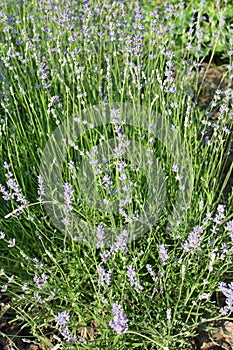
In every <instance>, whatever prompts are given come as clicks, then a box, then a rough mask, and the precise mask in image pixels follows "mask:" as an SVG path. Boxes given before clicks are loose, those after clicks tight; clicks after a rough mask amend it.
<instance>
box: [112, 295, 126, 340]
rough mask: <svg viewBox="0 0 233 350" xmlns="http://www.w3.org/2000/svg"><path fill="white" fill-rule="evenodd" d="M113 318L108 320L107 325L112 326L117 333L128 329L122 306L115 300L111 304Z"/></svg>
mask: <svg viewBox="0 0 233 350" xmlns="http://www.w3.org/2000/svg"><path fill="white" fill-rule="evenodd" d="M112 313H113V316H114V317H113V319H112V320H111V321H110V322H109V326H110V327H111V328H113V329H114V330H115V331H116V332H117V333H118V334H122V333H124V332H127V331H128V326H127V323H128V321H129V320H128V318H127V317H126V315H124V313H123V307H122V306H121V305H120V304H119V302H118V301H116V302H115V303H114V304H113V305H112Z"/></svg>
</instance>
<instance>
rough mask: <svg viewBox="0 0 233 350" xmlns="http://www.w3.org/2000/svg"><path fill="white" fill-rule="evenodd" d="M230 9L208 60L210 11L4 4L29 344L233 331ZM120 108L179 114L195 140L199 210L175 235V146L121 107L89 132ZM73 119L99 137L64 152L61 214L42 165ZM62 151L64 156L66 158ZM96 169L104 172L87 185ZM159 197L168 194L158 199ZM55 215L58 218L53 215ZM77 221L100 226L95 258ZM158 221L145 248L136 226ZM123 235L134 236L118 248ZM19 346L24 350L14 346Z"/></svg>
mask: <svg viewBox="0 0 233 350" xmlns="http://www.w3.org/2000/svg"><path fill="white" fill-rule="evenodd" d="M225 3H226V4H225V5H224V6H225V7H224V6H222V5H221V4H220V2H219V1H216V3H215V5H214V9H212V12H211V14H213V18H211V16H209V22H210V23H211V25H212V27H211V37H210V42H208V45H209V47H206V37H205V31H204V28H205V23H204V21H203V20H202V17H203V16H204V14H205V13H207V12H208V10H209V7H208V6H209V5H208V3H205V1H204V0H203V1H202V2H201V3H200V4H199V5H197V6H196V8H195V9H194V10H193V16H191V17H190V16H187V10H188V11H189V9H187V8H186V6H185V3H184V2H173V1H168V2H166V3H164V4H163V6H160V7H154V8H153V6H149V5H148V4H149V2H144V1H109V0H104V1H102V2H99V1H96V0H92V1H77V0H70V1H63V0H61V1H59V2H58V1H52V0H39V1H28V0H24V1H16V0H10V1H3V2H1V4H0V27H1V35H0V57H1V60H0V73H1V75H0V90H1V94H0V111H1V120H0V136H1V139H0V168H1V172H0V213H1V215H0V241H1V245H0V253H1V259H0V290H1V295H2V300H3V304H4V305H3V304H2V311H1V313H2V316H3V315H4V313H5V312H6V310H8V309H9V308H11V309H12V310H14V312H15V319H14V320H13V322H14V323H15V324H16V325H17V326H18V327H19V329H20V328H22V329H23V328H24V327H25V326H29V328H30V334H31V336H32V337H31V338H30V336H29V337H28V338H29V340H28V339H26V340H25V338H23V341H24V342H25V343H27V342H30V341H33V342H37V343H38V344H40V346H41V348H44V349H48V348H49V349H110V348H114V349H119V350H120V349H122V350H123V349H128V348H130V349H158V350H159V349H161V350H165V349H169V350H172V349H177V348H179V349H187V347H188V346H190V347H191V345H190V338H191V337H193V336H195V335H196V334H197V330H198V329H200V327H209V326H212V324H213V322H214V321H216V320H222V319H232V283H233V281H232V275H231V269H232V254H233V229H232V228H233V214H232V204H233V191H232V188H231V189H230V190H228V193H226V188H227V184H228V182H229V180H230V177H231V176H232V168H233V166H232V164H231V165H230V167H229V168H228V169H227V170H226V163H227V160H228V157H232V149H231V147H232V121H233V90H232V76H233V75H232V52H233V48H232V46H233V41H232V38H231V37H232V33H233V30H232V26H231V25H230V24H229V23H225V21H224V14H225V13H226V12H227V11H228V7H227V2H225ZM214 11H215V12H216V11H217V13H218V16H219V20H218V21H216V18H215V17H214V16H215V15H214V13H215V12H214ZM194 14H197V15H195V16H194ZM187 18H188V19H189V23H188V28H189V29H188V32H185V30H183V28H184V27H187ZM194 27H195V31H194ZM194 32H195V33H194ZM223 43H224V48H223V50H224V54H225V56H226V57H227V59H228V64H227V65H226V66H225V74H224V77H226V78H228V82H229V83H228V86H227V88H224V89H222V88H221V87H219V89H217V90H216V92H215V94H214V96H213V98H212V102H211V103H210V105H209V106H208V108H207V110H205V111H203V110H201V109H200V108H199V106H198V103H197V101H198V97H199V96H200V93H201V88H202V83H203V81H202V82H201V83H200V82H199V79H198V77H199V70H200V69H202V68H203V66H202V63H203V61H204V59H205V58H206V56H207V55H208V54H209V52H210V59H209V62H208V65H207V68H206V71H205V73H204V76H205V75H206V74H207V73H208V69H209V66H210V64H211V61H212V59H213V57H214V54H215V52H216V48H217V47H219V46H221V47H223ZM115 102H117V103H119V104H123V103H125V104H130V106H132V109H134V110H135V109H136V108H137V106H138V105H142V106H143V107H145V108H146V110H147V111H148V114H149V115H150V114H151V113H154V114H155V115H158V116H159V115H161V116H163V117H164V118H166V120H168V121H169V123H170V124H169V125H171V128H170V129H171V130H169V132H171V135H177V134H180V135H181V137H182V140H183V141H184V143H185V145H186V146H187V149H188V152H189V155H190V159H191V164H192V170H193V171H192V177H190V179H189V180H190V183H192V186H193V189H192V195H191V201H190V203H188V205H187V206H185V207H183V208H182V215H183V216H182V219H181V220H177V222H174V223H173V224H172V226H171V228H170V230H169V231H168V230H167V223H168V222H169V220H170V217H171V215H172V213H173V212H174V211H176V210H177V208H176V197H177V196H179V195H180V196H181V197H179V198H182V195H183V197H185V193H186V192H185V190H186V185H185V184H184V183H183V176H184V175H183V174H184V169H183V168H182V165H181V164H178V163H177V160H176V159H173V156H172V155H171V154H169V152H168V143H169V142H168V141H166V139H164V140H159V138H158V137H157V133H156V132H157V130H156V126H155V124H153V123H149V124H148V125H147V126H146V128H143V127H140V126H137V127H132V126H130V125H125V124H124V123H122V115H121V113H120V111H119V110H118V109H110V110H109V113H112V114H111V115H112V119H111V123H108V124H106V123H105V124H104V121H105V119H104V118H105V117H103V124H102V125H99V126H98V127H95V114H94V112H93V120H92V122H91V123H89V121H87V120H86V119H85V113H86V111H87V110H88V108H90V106H99V105H100V106H101V107H103V106H105V105H109V106H111V105H112V103H115ZM213 110H215V111H216V110H217V113H215V116H216V115H217V117H216V118H215V119H214V117H213ZM93 111H96V110H95V109H93ZM97 112H98V111H97ZM97 112H96V113H97ZM70 116H73V117H75V120H74V121H75V123H77V124H78V126H79V127H80V129H81V128H83V129H82V130H84V131H85V132H83V133H82V135H80V137H79V138H77V139H73V138H72V137H70V136H72V135H65V137H64V139H61V140H60V141H61V143H62V145H63V144H64V145H66V150H67V154H66V156H65V158H64V159H63V160H64V161H63V164H62V169H60V170H61V173H62V180H63V186H61V187H58V188H55V191H54V196H56V198H58V201H59V203H62V205H61V206H60V207H59V210H56V208H57V204H58V203H57V202H55V201H54V198H53V197H52V196H51V198H47V199H46V200H45V194H46V193H47V192H48V188H47V187H46V186H47V184H48V179H47V178H45V177H44V176H43V174H41V173H40V170H41V169H40V161H41V158H42V156H43V151H44V149H45V146H46V144H47V142H48V140H49V139H51V138H52V137H53V135H54V132H55V130H57V128H58V127H59V126H61V125H62V124H63V123H64V122H66V121H67V120H69V117H70ZM143 117H145V118H146V116H144V115H142V118H143ZM141 123H142V124H141V126H142V125H144V124H143V120H142V122H141ZM87 124H88V130H87V129H85V127H86V126H87ZM174 139H175V136H174ZM108 140H112V143H110V141H109V144H108V147H107V152H106V153H105V155H104V156H101V152H100V151H101V147H103V149H104V142H106V141H108ZM132 142H137V144H138V150H137V151H138V155H139V156H138V157H137V158H138V163H137V164H132V162H131V161H130V159H127V157H126V154H127V152H128V153H130V150H131V148H130V146H131V143H132ZM102 145H103V146H102ZM58 146H59V145H57V147H54V149H52V150H51V152H52V154H53V155H54V157H55V156H60V153H59V152H60V148H59V147H58ZM174 148H175V147H174ZM110 150H111V152H112V153H111V152H110ZM105 151H106V148H105ZM181 153H182V152H181ZM152 156H154V157H156V159H157V160H158V161H159V164H160V167H161V168H162V170H160V168H159V167H157V176H154V175H153V176H152V175H151V174H153V173H151V172H150V166H151V161H152V160H151V159H152ZM54 157H51V162H50V163H48V164H47V166H48V169H53V165H54V162H55V161H54ZM131 159H132V158H131ZM145 159H147V161H148V163H147V165H146V167H145V165H144V164H143V162H145ZM180 159H182V155H181V156H180ZM85 166H87V168H88V169H91V171H88V172H87V173H85ZM51 173H52V172H51ZM90 174H92V175H91V176H90ZM50 175H51V178H52V179H53V180H54V181H53V183H52V185H56V178H54V177H52V175H53V174H50ZM164 182H166V186H165V185H164ZM150 183H153V184H157V188H158V189H159V190H158V191H157V192H155V193H153V194H151V193H150V186H149V185H150ZM83 189H84V190H83ZM164 193H165V194H166V195H165V196H164ZM148 196H153V198H154V202H153V203H154V208H153V209H154V212H155V213H156V214H157V212H159V217H158V219H157V220H156V221H155V222H153V223H152V224H151V222H150V221H149V220H148V221H146V219H147V216H146V213H145V212H144V211H143V208H144V204H145V201H146V198H147V197H148ZM184 200H185V198H184ZM101 203H102V204H101ZM46 204H50V205H51V204H52V206H53V209H54V210H53V211H52V215H49V214H48V212H47V211H46V209H45V208H46ZM158 209H161V212H160V211H159V210H158ZM73 215H78V216H79V217H80V218H82V220H83V222H85V223H88V224H90V225H92V227H93V231H92V232H91V235H90V237H89V240H87V243H88V244H86V243H84V240H83V239H82V238H83V237H86V236H87V232H85V231H84V230H83V229H80V228H79V227H76V226H75V223H74V222H73V221H74V220H73V217H74V216H73ZM142 216H143V218H145V221H146V224H147V226H148V227H147V232H146V234H144V235H142V236H141V237H139V238H138V239H137V240H129V239H128V237H130V235H133V234H134V232H128V231H127V229H126V227H131V226H127V224H129V223H130V224H131V223H136V224H137V223H140V218H141V217H142ZM57 223H59V226H57ZM144 223H145V222H144ZM136 224H135V225H136ZM135 227H136V226H135ZM74 229H75V230H76V231H75V232H76V234H75V235H72V234H70V233H71V231H72V232H73V230H74ZM110 229H111V230H113V231H114V232H115V231H116V230H117V229H119V231H120V234H117V235H116V236H114V237H113V236H111V235H109V232H110ZM119 231H117V232H118V233H119ZM88 234H89V232H88ZM90 241H91V243H92V244H89V243H90ZM106 243H107V244H106ZM221 295H223V296H224V297H225V303H224V305H222V304H221V298H220V296H221ZM8 298H10V299H8ZM5 300H6V302H5ZM8 301H10V302H9V304H8ZM3 306H4V307H3ZM0 332H1V329H0ZM1 333H2V332H1ZM4 336H5V337H8V338H9V340H10V341H11V344H12V348H13V349H16V345H15V344H14V340H15V339H14V336H10V335H8V334H4Z"/></svg>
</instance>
